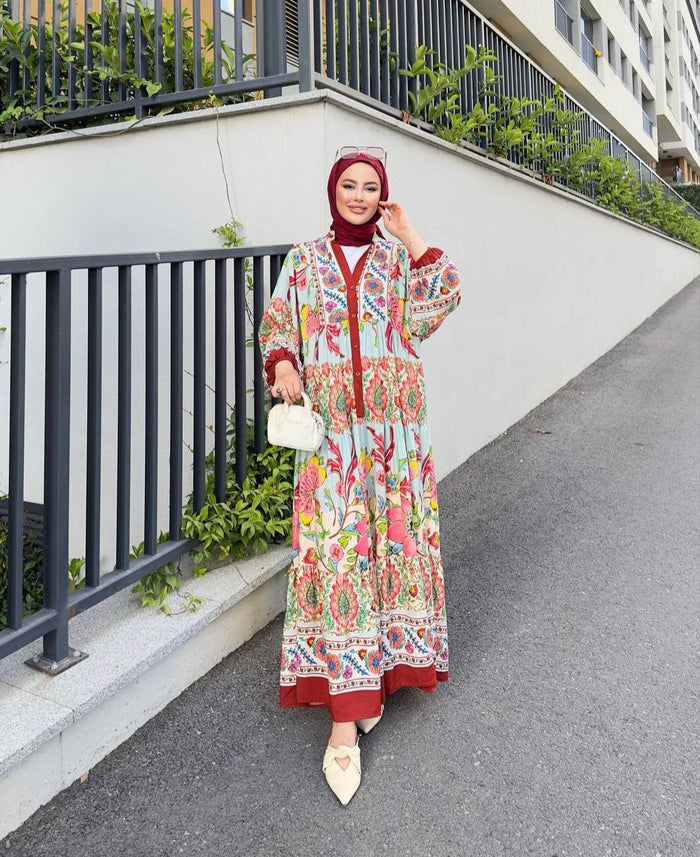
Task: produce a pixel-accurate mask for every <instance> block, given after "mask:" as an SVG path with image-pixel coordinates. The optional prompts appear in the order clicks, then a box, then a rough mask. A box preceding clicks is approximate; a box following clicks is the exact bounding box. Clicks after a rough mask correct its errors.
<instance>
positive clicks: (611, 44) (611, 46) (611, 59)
mask: <svg viewBox="0 0 700 857" xmlns="http://www.w3.org/2000/svg"><path fill="white" fill-rule="evenodd" d="M608 64H609V65H610V68H611V69H612V70H613V71H615V72H616V71H617V69H616V67H615V39H614V38H613V36H611V35H610V34H608Z"/></svg>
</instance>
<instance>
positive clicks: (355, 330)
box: [333, 241, 371, 417]
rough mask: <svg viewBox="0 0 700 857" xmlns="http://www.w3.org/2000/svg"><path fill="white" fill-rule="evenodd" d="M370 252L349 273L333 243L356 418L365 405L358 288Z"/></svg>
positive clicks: (362, 415)
mask: <svg viewBox="0 0 700 857" xmlns="http://www.w3.org/2000/svg"><path fill="white" fill-rule="evenodd" d="M370 250H371V246H370V247H368V248H367V250H365V252H364V253H363V254H362V256H361V257H360V258H359V259H358V261H357V264H356V265H355V270H354V271H352V272H351V271H350V268H349V267H348V262H347V259H346V258H345V253H343V250H342V247H340V245H339V244H338V242H337V241H333V251H334V253H335V257H336V259H337V261H338V265H339V266H340V270H341V273H342V275H343V279H344V280H345V287H346V293H347V297H348V325H349V327H350V356H351V358H352V386H353V391H354V394H355V413H356V414H357V416H358V417H364V415H365V403H364V396H363V393H362V355H361V354H360V325H359V322H358V313H359V308H358V305H359V296H358V288H359V283H360V280H361V278H362V271H363V269H364V266H365V259H366V258H367V254H368V253H369V251H370Z"/></svg>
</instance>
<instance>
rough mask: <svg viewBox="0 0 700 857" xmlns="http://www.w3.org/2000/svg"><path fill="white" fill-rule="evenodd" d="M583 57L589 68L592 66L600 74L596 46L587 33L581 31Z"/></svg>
mask: <svg viewBox="0 0 700 857" xmlns="http://www.w3.org/2000/svg"><path fill="white" fill-rule="evenodd" d="M581 58H582V59H583V61H584V62H585V63H586V65H587V66H588V67H589V68H592V69H593V71H594V72H595V73H596V74H598V56H597V54H596V47H595V45H594V44H593V42H591V40H590V39H589V38H588V36H586V34H585V33H581Z"/></svg>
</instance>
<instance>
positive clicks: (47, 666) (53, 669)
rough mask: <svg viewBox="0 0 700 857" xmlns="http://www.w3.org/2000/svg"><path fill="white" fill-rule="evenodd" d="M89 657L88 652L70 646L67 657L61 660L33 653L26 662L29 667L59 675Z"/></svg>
mask: <svg viewBox="0 0 700 857" xmlns="http://www.w3.org/2000/svg"><path fill="white" fill-rule="evenodd" d="M87 657H88V653H87V652H79V651H78V650H77V649H71V647H70V646H69V647H68V655H67V657H65V658H62V659H61V660H60V661H52V660H51V658H45V657H44V656H43V655H32V657H31V658H29V659H28V660H26V661H25V662H24V663H25V664H26V665H27V666H28V667H32V668H33V669H35V670H39V672H42V673H47V674H48V675H58V674H59V673H62V672H65V670H67V669H69V668H70V667H72V666H75V664H77V663H80V661H84V660H85V658H87Z"/></svg>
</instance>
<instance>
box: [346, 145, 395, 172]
mask: <svg viewBox="0 0 700 857" xmlns="http://www.w3.org/2000/svg"><path fill="white" fill-rule="evenodd" d="M357 155H367V156H369V157H370V158H376V159H377V160H378V161H381V162H382V164H383V165H384V167H386V152H385V150H384V149H382V147H381V146H341V147H340V149H338V151H337V152H336V153H335V159H336V161H339V160H341V158H354V157H356V156H357Z"/></svg>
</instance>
